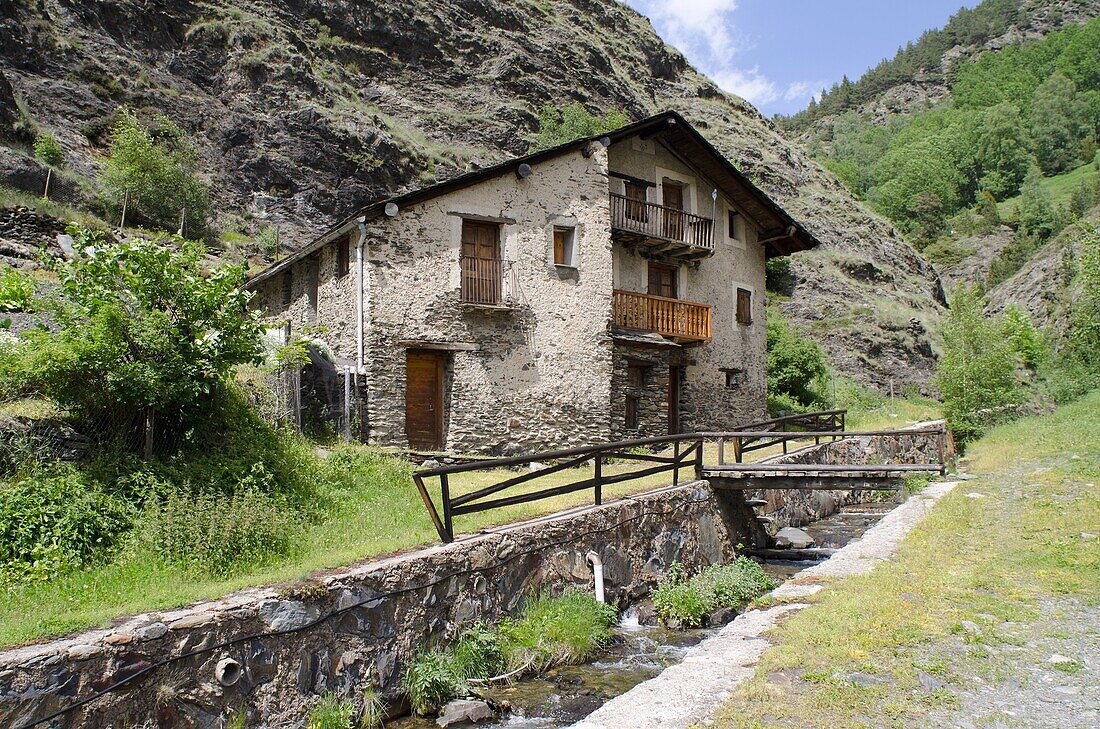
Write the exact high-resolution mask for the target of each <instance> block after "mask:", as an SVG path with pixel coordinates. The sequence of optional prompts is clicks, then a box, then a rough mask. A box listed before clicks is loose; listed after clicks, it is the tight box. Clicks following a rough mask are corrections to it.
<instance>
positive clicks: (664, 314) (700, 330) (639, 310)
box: [613, 289, 710, 342]
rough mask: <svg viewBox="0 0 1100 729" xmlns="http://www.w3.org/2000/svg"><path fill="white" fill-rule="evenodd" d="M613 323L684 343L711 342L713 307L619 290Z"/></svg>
mask: <svg viewBox="0 0 1100 729" xmlns="http://www.w3.org/2000/svg"><path fill="white" fill-rule="evenodd" d="M613 323H614V325H615V326H617V327H622V328H623V329H632V330H634V331H641V332H654V333H656V334H660V335H661V336H663V337H668V338H669V339H672V340H675V341H680V342H709V341H710V305H709V304H697V303H695V302H694V301H682V300H680V299H669V298H666V297H664V296H652V295H650V294H639V293H636V292H634V291H620V290H618V289H616V290H615V295H614V303H613Z"/></svg>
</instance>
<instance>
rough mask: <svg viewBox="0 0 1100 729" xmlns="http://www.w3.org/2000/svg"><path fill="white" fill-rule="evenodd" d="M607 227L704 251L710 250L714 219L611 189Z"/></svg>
mask: <svg viewBox="0 0 1100 729" xmlns="http://www.w3.org/2000/svg"><path fill="white" fill-rule="evenodd" d="M611 227H612V228H613V229H618V230H622V231H627V232H629V233H632V234H635V235H639V236H644V237H646V238H654V239H660V240H666V241H672V242H674V243H682V244H684V245H685V246H687V247H688V248H692V249H701V250H704V251H713V250H714V221H713V220H711V219H710V218H704V217H703V216H701V215H694V214H692V213H688V212H685V211H683V210H680V209H678V208H670V207H667V206H665V205H658V204H657V203H651V202H644V201H642V200H632V199H630V198H628V197H626V196H625V195H618V194H616V193H611Z"/></svg>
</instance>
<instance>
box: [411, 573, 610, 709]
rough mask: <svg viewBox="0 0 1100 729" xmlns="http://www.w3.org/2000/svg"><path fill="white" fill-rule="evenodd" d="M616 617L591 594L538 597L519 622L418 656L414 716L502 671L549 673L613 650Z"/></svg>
mask: <svg viewBox="0 0 1100 729" xmlns="http://www.w3.org/2000/svg"><path fill="white" fill-rule="evenodd" d="M616 617H617V615H616V612H615V608H613V607H612V606H610V605H606V604H604V603H600V602H596V599H595V598H594V597H592V596H591V595H588V594H584V593H580V592H576V591H570V592H566V593H565V594H563V595H561V596H559V597H550V596H548V595H536V596H534V597H532V598H530V599H528V600H527V602H526V603H525V604H524V607H523V611H522V613H521V614H520V616H519V617H518V618H516V619H514V620H505V621H503V622H502V623H501V624H500V626H499V627H498V629H497V630H496V631H495V632H494V631H492V630H489V629H488V628H486V627H485V626H484V625H482V624H480V623H479V624H477V625H475V626H473V627H472V628H470V629H469V630H467V631H466V632H465V633H463V635H462V637H461V638H460V639H459V640H458V641H457V642H456V643H455V644H454V645H453V646H451V647H450V648H449V649H447V650H441V649H434V650H429V651H424V652H422V653H419V654H417V655H416V656H414V657H413V659H412V661H410V662H409V665H408V666H407V667H406V669H405V675H404V681H405V688H406V690H407V691H408V692H409V697H410V701H411V703H412V707H413V710H414V711H415V712H416V713H418V714H428V713H431V712H433V711H436V710H438V709H439V708H440V707H441V706H443V705H444V704H446V703H447V702H448V701H450V700H451V699H453V698H455V697H456V696H460V695H462V694H464V693H468V692H469V690H470V682H471V681H473V680H475V679H477V680H484V679H487V678H490V677H492V676H494V675H495V674H497V672H499V671H502V670H506V669H507V670H509V671H517V672H525V671H544V670H546V669H548V668H550V667H551V666H555V665H559V664H571V663H581V662H583V661H585V660H587V659H588V658H590V657H591V656H592V655H593V654H594V653H595V652H596V651H597V650H599V649H600V648H602V647H604V646H606V645H607V644H608V642H609V641H610V640H611V637H612V633H611V627H612V626H613V625H614V624H615V620H616Z"/></svg>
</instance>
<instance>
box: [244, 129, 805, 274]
mask: <svg viewBox="0 0 1100 729" xmlns="http://www.w3.org/2000/svg"><path fill="white" fill-rule="evenodd" d="M638 135H642V136H651V137H652V136H659V137H660V139H661V141H662V142H663V143H664V144H665V145H666V146H667V147H668V148H669V149H670V150H671V151H672V152H673V153H674V154H677V155H678V156H680V157H681V158H682V159H683V160H684V161H685V162H686V163H687V164H689V165H690V166H693V167H695V168H696V169H698V170H699V171H700V172H702V173H703V174H704V175H705V176H706V177H708V178H710V179H711V180H712V181H713V182H714V183H715V184H716V185H718V187H719V189H721V190H722V192H723V193H724V194H725V195H726V196H727V197H728V198H729V199H730V200H731V201H733V202H734V203H735V204H736V205H737V206H738V207H740V208H741V209H742V210H743V211H745V213H746V214H748V216H749V217H750V218H752V219H753V220H754V221H755V222H756V223H757V224H758V225H759V226H760V228H761V230H760V240H761V242H763V243H764V246H765V250H766V252H767V256H768V257H769V258H772V257H775V256H785V255H789V254H791V253H794V252H795V251H804V250H808V249H810V248H813V247H815V246H817V245H819V244H820V241H819V240H818V239H817V238H815V237H814V236H813V235H812V234H811V233H810V232H809V231H807V230H806V229H805V228H804V227H802V225H801V224H800V223H799V222H798V221H796V220H795V219H794V218H792V217H791V216H790V215H789V214H788V213H787V212H786V211H785V210H783V208H781V207H780V206H779V204H778V203H776V202H775V201H774V200H772V199H771V198H770V197H768V196H767V195H766V194H764V192H763V191H762V190H760V188H758V187H757V186H756V185H754V184H753V183H752V182H751V181H750V180H749V179H748V178H747V177H745V175H743V174H742V173H741V172H740V171H739V170H738V169H737V168H736V167H734V166H733V163H731V162H730V161H729V160H728V159H726V158H725V157H724V156H723V155H722V154H721V153H720V152H719V151H718V150H717V149H715V148H714V146H713V145H712V144H711V143H710V142H708V141H707V140H706V138H704V137H703V135H702V134H700V133H699V132H698V130H696V129H695V127H693V126H692V125H691V124H690V123H689V122H688V121H687V120H686V119H684V117H682V116H681V115H680V114H679V113H677V112H675V111H665V112H662V113H660V114H656V115H654V116H651V117H647V118H645V119H642V120H640V121H636V122H634V123H632V124H627V125H626V126H623V127H619V128H618V129H615V130H613V131H610V132H607V133H605V134H598V135H595V136H592V137H581V138H579V139H575V140H573V141H571V142H566V143H564V144H559V145H557V146H555V147H550V148H548V149H543V150H540V151H538V152H533V153H531V154H527V155H524V156H522V157H513V158H511V159H508V160H505V161H504V162H500V163H498V164H495V165H491V166H489V167H482V168H480V169H477V170H474V171H473V172H467V173H466V174H463V175H459V176H457V177H452V178H451V179H449V180H444V181H443V182H438V183H436V184H434V185H429V186H428V187H422V188H419V189H417V190H411V191H409V192H406V193H403V194H400V195H394V196H391V197H386V198H381V199H378V200H375V201H373V202H371V203H368V204H367V205H365V206H363V207H361V208H359V209H358V210H357V211H356V212H354V213H352V214H351V215H349V216H348V217H346V218H345V219H344V220H342V221H340V222H339V223H337V224H336V225H334V226H332V227H331V228H329V229H328V230H327V231H325V232H324V233H323V234H321V235H320V236H318V237H317V238H316V239H314V241H313V242H312V243H310V244H309V245H307V246H305V247H304V248H301V249H300V250H298V251H297V252H296V253H294V254H292V255H290V256H288V257H286V258H284V259H283V260H281V261H279V262H277V263H274V264H272V265H271V266H269V267H268V268H266V269H264V270H263V271H261V272H260V273H259V274H257V275H256V276H254V277H253V278H252V279H250V280H249V281H248V283H247V284H246V285H247V286H248V287H252V286H255V285H256V284H258V283H260V282H262V281H264V280H266V279H268V278H271V277H272V276H274V275H276V274H278V273H280V272H281V271H284V270H286V269H287V268H289V267H291V266H293V265H294V263H296V262H297V261H300V260H302V259H303V258H305V257H307V256H309V255H310V254H312V253H314V252H315V251H317V250H319V249H320V248H322V247H324V246H325V245H327V244H328V243H331V242H332V241H333V240H336V239H337V238H339V237H341V236H342V235H346V234H347V233H349V232H351V231H352V230H354V229H355V228H356V227H357V225H358V220H359V219H361V218H364V219H366V220H373V219H375V218H378V217H381V216H383V215H385V210H386V207H387V206H388V205H390V204H393V205H396V206H397V208H398V210H401V209H403V208H405V207H407V206H410V205H416V204H417V203H421V202H424V201H426V200H431V199H432V198H435V197H439V196H440V195H445V194H447V193H449V192H453V191H455V190H461V189H463V188H466V187H470V186H471V185H476V184H478V183H480V182H484V181H486V180H491V179H494V178H496V177H500V176H501V175H504V174H507V173H510V172H511V173H514V172H515V171H516V169H517V168H518V167H519V166H520V165H523V164H527V165H532V166H533V165H536V164H538V163H539V162H542V161H544V160H548V159H553V158H555V157H559V156H561V155H563V154H567V153H569V152H576V151H579V150H582V149H584V148H585V147H586V146H587V145H589V144H591V143H592V142H598V141H600V140H605V139H606V140H608V141H609V142H610V143H611V144H614V143H616V142H619V141H622V140H624V139H629V138H630V137H634V136H638Z"/></svg>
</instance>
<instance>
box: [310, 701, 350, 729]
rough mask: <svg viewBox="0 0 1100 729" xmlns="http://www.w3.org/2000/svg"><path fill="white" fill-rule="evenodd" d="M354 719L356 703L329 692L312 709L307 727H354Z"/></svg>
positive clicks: (329, 728) (323, 728)
mask: <svg viewBox="0 0 1100 729" xmlns="http://www.w3.org/2000/svg"><path fill="white" fill-rule="evenodd" d="M354 720H355V704H353V703H351V702H350V701H346V700H342V699H338V698H336V696H335V695H334V694H332V693H327V694H325V695H324V696H322V697H321V700H320V701H318V702H317V703H316V704H315V705H314V707H313V708H312V709H310V711H309V717H308V718H307V719H306V729H352V722H353V721H354Z"/></svg>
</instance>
